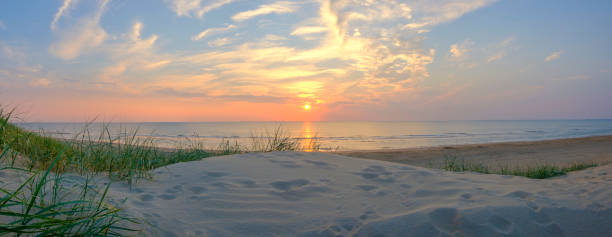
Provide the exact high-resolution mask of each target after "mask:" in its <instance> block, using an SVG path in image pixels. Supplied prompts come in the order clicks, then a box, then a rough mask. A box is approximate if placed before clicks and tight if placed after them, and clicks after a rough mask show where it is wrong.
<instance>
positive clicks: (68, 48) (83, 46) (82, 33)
mask: <svg viewBox="0 0 612 237" xmlns="http://www.w3.org/2000/svg"><path fill="white" fill-rule="evenodd" d="M109 2H110V0H103V1H101V2H100V4H99V5H98V8H97V9H96V11H95V12H94V14H93V15H92V16H89V17H84V18H82V19H80V20H79V21H78V23H77V24H76V25H74V26H72V28H70V29H68V30H66V31H63V32H61V35H60V40H59V41H56V42H55V43H53V44H52V45H51V46H50V48H49V52H51V54H53V55H55V56H57V57H59V58H61V59H64V60H70V59H75V58H77V57H78V56H80V55H81V54H82V53H83V52H84V51H87V50H91V49H95V48H97V47H98V46H100V45H101V44H102V43H103V42H104V40H105V39H106V38H107V37H108V34H107V33H106V31H105V30H104V29H102V27H101V26H100V19H101V18H102V15H103V14H104V11H105V10H106V5H107V4H108V3H109ZM60 9H61V8H60Z"/></svg>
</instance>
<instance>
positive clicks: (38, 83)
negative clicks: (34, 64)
mask: <svg viewBox="0 0 612 237" xmlns="http://www.w3.org/2000/svg"><path fill="white" fill-rule="evenodd" d="M29 84H30V86H35V87H48V86H49V84H51V81H50V80H49V79H47V78H39V79H34V80H32V81H30V83H29Z"/></svg>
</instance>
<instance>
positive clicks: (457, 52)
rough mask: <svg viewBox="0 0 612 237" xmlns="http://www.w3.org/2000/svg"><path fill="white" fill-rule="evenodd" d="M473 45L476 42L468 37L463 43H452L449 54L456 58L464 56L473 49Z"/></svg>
mask: <svg viewBox="0 0 612 237" xmlns="http://www.w3.org/2000/svg"><path fill="white" fill-rule="evenodd" d="M473 46H474V42H473V41H471V40H469V39H466V40H464V41H463V42H461V43H456V44H453V45H451V47H450V49H449V50H448V54H449V56H450V57H451V58H454V59H460V58H464V57H465V56H466V54H467V53H468V52H470V51H471V50H472V47H473Z"/></svg>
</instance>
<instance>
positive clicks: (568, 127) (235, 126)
mask: <svg viewBox="0 0 612 237" xmlns="http://www.w3.org/2000/svg"><path fill="white" fill-rule="evenodd" d="M19 125H20V126H22V127H24V128H26V129H29V130H31V131H37V132H38V131H43V132H44V133H45V134H48V135H51V136H55V137H61V138H73V137H74V136H75V135H77V134H78V133H79V132H81V131H83V128H84V127H85V124H83V123H20V124H19ZM278 126H281V127H282V129H283V130H285V131H286V132H287V133H289V134H290V135H292V136H295V137H299V138H301V139H303V141H310V139H317V140H318V141H319V143H320V144H321V146H322V148H324V149H339V150H361V149H389V148H411V147H427V146H445V145H458V144H474V143H492V142H503V141H531V140H545V139H556V138H571V137H585V136H593V135H609V134H612V120H537V121H526V120H521V121H435V122H282V123H279V122H201V123H182V122H181V123H178V122H167V123H121V124H119V123H112V124H110V130H111V133H114V135H126V134H128V133H126V131H132V130H134V129H138V134H140V135H142V136H151V137H154V138H155V139H156V140H157V144H158V146H161V147H175V146H176V145H177V144H180V143H185V142H186V141H187V140H188V139H189V140H195V141H197V142H201V143H203V144H204V145H205V146H206V147H210V148H214V147H216V146H217V145H218V144H219V143H220V142H221V141H222V140H230V141H234V140H236V141H238V142H240V143H242V144H248V143H249V142H250V140H251V139H250V138H251V137H252V135H253V134H255V135H262V134H266V132H271V131H273V130H274V129H275V128H277V127H278ZM100 128H101V127H100V125H99V124H93V125H90V126H89V129H90V131H91V132H92V134H98V133H99V132H100V130H101V129H100Z"/></svg>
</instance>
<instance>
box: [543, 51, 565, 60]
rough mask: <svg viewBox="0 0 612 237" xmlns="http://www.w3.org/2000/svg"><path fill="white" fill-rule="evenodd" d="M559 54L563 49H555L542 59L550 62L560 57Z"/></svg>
mask: <svg viewBox="0 0 612 237" xmlns="http://www.w3.org/2000/svg"><path fill="white" fill-rule="evenodd" d="M561 54H563V51H560V50H559V51H555V52H553V53H552V54H550V55H548V57H546V58H545V59H544V61H545V62H550V61H552V60H555V59H558V58H560V57H561Z"/></svg>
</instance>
